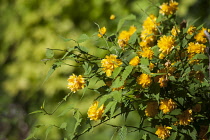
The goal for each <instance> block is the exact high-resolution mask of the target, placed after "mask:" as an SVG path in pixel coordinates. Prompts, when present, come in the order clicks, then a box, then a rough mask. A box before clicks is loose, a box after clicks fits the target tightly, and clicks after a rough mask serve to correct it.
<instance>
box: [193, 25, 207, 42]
mask: <svg viewBox="0 0 210 140" xmlns="http://www.w3.org/2000/svg"><path fill="white" fill-rule="evenodd" d="M205 30H207V29H206V28H202V29H201V30H200V31H199V32H198V33H197V34H196V35H195V37H194V38H195V40H196V41H198V42H199V43H206V42H207V39H206V35H205V33H204V31H205Z"/></svg>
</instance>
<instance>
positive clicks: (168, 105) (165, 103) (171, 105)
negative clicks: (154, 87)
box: [159, 99, 176, 114]
mask: <svg viewBox="0 0 210 140" xmlns="http://www.w3.org/2000/svg"><path fill="white" fill-rule="evenodd" d="M175 108H176V103H175V102H174V101H173V100H172V99H164V100H160V107H159V109H160V110H162V111H163V113H164V114H166V113H168V112H171V111H172V110H174V109H175Z"/></svg>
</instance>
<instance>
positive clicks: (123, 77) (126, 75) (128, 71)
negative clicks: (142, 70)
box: [122, 65, 133, 82]
mask: <svg viewBox="0 0 210 140" xmlns="http://www.w3.org/2000/svg"><path fill="white" fill-rule="evenodd" d="M132 70H133V66H130V65H129V66H127V67H126V68H125V70H124V71H123V73H122V81H123V82H124V81H125V80H126V78H127V77H128V76H129V75H130V73H131V72H132Z"/></svg>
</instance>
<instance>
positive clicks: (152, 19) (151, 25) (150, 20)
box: [142, 14, 160, 33]
mask: <svg viewBox="0 0 210 140" xmlns="http://www.w3.org/2000/svg"><path fill="white" fill-rule="evenodd" d="M156 20H157V17H156V16H154V15H152V14H151V15H149V17H147V18H146V20H145V21H144V22H143V24H142V26H143V29H144V30H147V31H148V32H150V33H155V32H156V31H157V26H159V25H160V23H157V22H156Z"/></svg>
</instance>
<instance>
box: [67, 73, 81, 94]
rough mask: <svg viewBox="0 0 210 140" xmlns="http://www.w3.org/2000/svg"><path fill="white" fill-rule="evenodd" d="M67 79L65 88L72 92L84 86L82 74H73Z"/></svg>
mask: <svg viewBox="0 0 210 140" xmlns="http://www.w3.org/2000/svg"><path fill="white" fill-rule="evenodd" d="M67 81H68V85H67V88H69V89H70V90H71V91H72V92H74V93H75V92H76V91H78V90H79V89H83V88H84V87H85V79H84V78H83V77H82V75H79V76H76V75H74V74H73V75H71V76H69V78H68V80H67Z"/></svg>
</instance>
